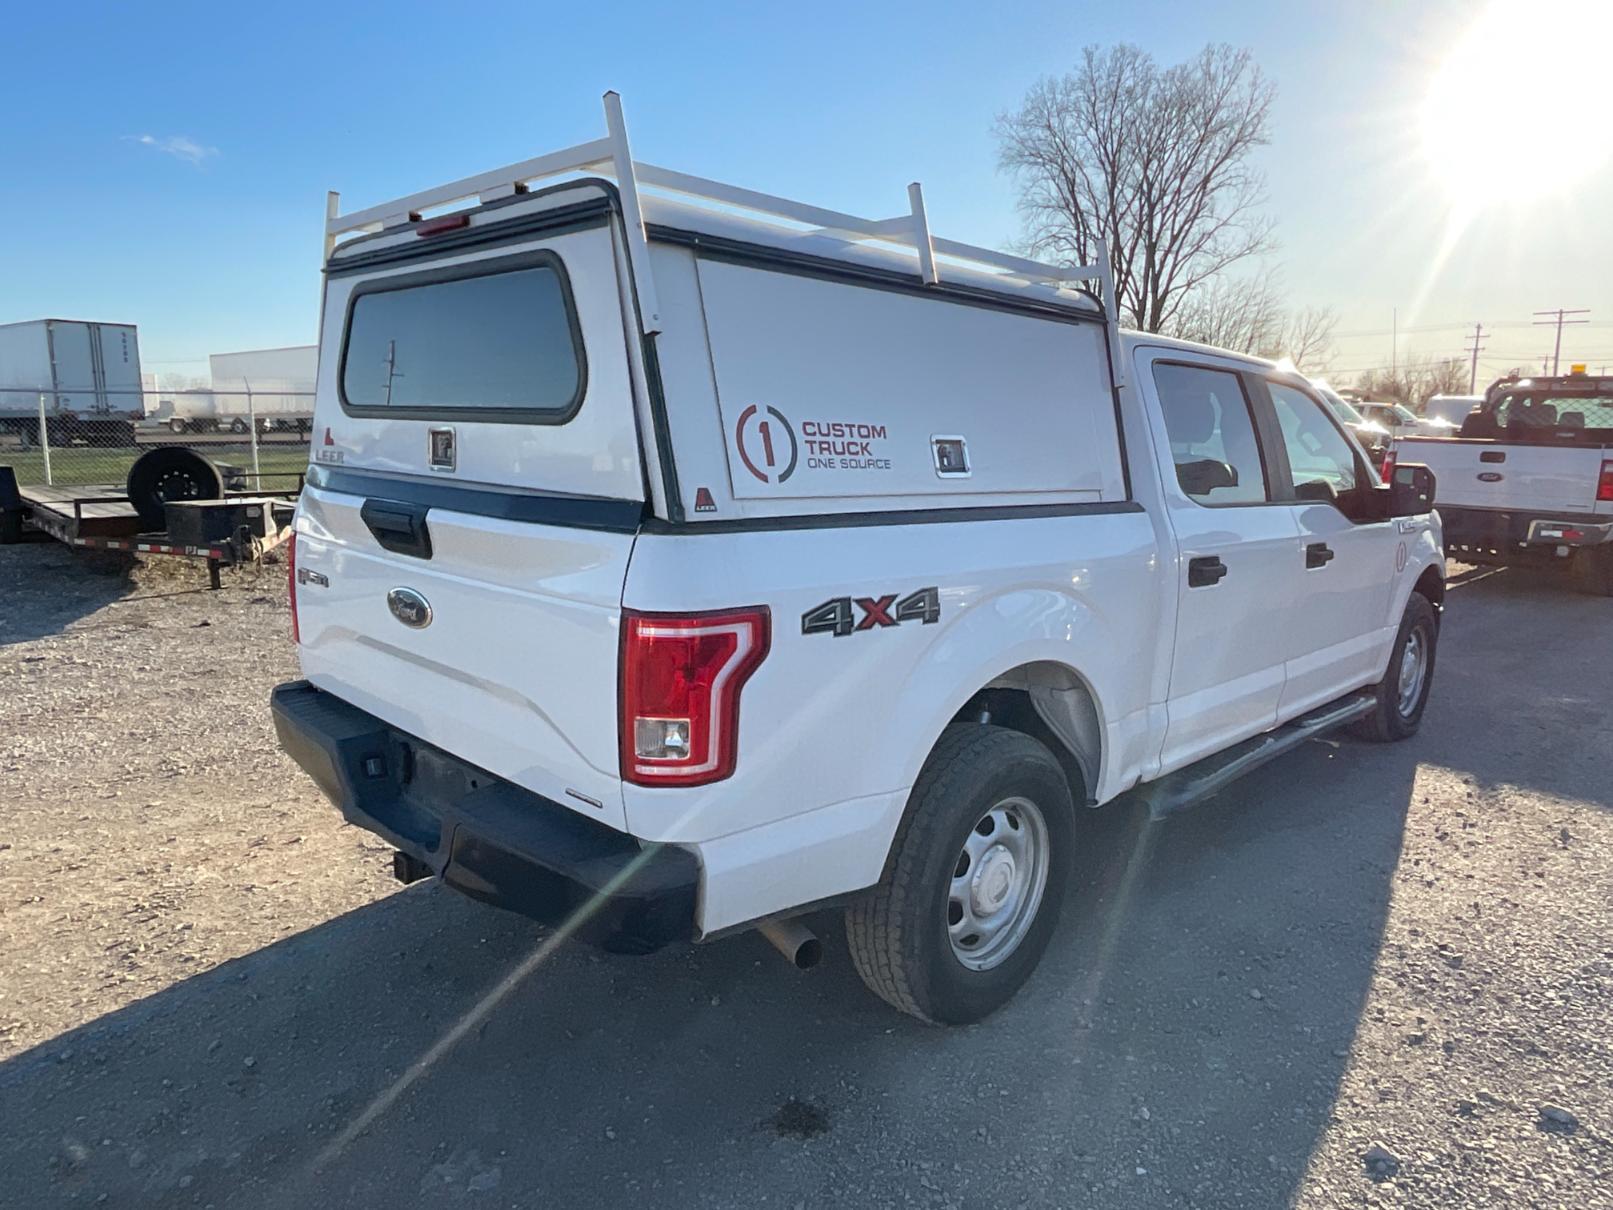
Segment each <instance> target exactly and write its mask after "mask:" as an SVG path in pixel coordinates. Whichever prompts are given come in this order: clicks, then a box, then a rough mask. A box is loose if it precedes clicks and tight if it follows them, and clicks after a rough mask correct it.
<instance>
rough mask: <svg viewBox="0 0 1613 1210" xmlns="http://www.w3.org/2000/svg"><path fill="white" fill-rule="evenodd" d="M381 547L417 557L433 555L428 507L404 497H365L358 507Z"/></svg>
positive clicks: (394, 552) (360, 514)
mask: <svg viewBox="0 0 1613 1210" xmlns="http://www.w3.org/2000/svg"><path fill="white" fill-rule="evenodd" d="M358 515H359V516H360V517H362V518H363V520H364V524H365V525H367V526H368V527H369V530H370V533H371V534H373V535H374V536H375V540H376V541H377V542H379V543H380V544H381V549H383V550H390V551H391V552H392V553H393V554H398V555H410V556H413V557H414V558H416V559H429V558H431V531H430V530H429V529H427V528H426V508H425V506H424V505H420V504H405V503H404V502H402V501H401V500H366V501H364V504H363V507H361V508H360V509H359V510H358Z"/></svg>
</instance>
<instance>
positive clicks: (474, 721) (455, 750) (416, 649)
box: [296, 216, 644, 829]
mask: <svg viewBox="0 0 1613 1210" xmlns="http://www.w3.org/2000/svg"><path fill="white" fill-rule="evenodd" d="M330 272H331V276H330V281H329V284H328V286H327V294H326V305H325V320H324V330H323V332H322V340H323V345H322V350H321V357H320V376H319V389H318V400H317V404H316V409H315V419H314V455H315V466H314V468H313V470H312V472H311V474H310V478H309V483H308V487H307V488H306V489H305V491H304V493H303V497H302V502H301V505H300V508H299V513H298V522H297V531H298V537H297V549H296V562H297V579H298V584H297V618H298V626H299V631H300V642H301V649H300V653H301V658H302V667H303V672H304V675H305V676H306V677H307V678H308V679H309V680H310V681H311V682H313V684H315V685H316V686H318V687H319V688H321V689H325V690H327V691H329V692H330V693H332V694H335V695H336V696H337V697H339V698H342V699H344V700H346V701H348V702H351V703H352V704H353V705H355V706H357V707H359V708H360V709H362V710H365V711H368V712H369V713H371V714H374V715H376V716H378V717H379V718H381V719H383V720H385V721H386V722H388V723H390V724H392V725H393V726H395V727H397V728H399V729H400V730H403V731H406V732H408V733H409V734H411V735H414V736H417V737H418V738H420V739H422V740H424V741H426V742H427V743H430V744H432V745H435V746H437V747H439V748H442V749H444V750H445V751H447V752H449V753H450V754H452V755H453V756H456V757H458V758H460V759H461V760H464V761H467V762H469V763H470V764H473V765H477V766H479V767H481V768H484V769H486V770H488V772H490V773H493V774H496V775H497V776H499V777H501V778H504V779H506V780H508V781H511V782H514V783H515V784H517V785H519V786H523V787H525V788H526V789H529V790H532V791H534V792H536V793H538V794H541V795H543V796H544V797H546V798H549V799H552V800H553V801H555V802H557V803H562V804H564V805H566V806H568V807H571V808H572V809H574V810H578V811H580V812H583V813H585V814H588V815H589V816H591V817H593V818H596V819H599V820H601V821H602V822H604V823H607V824H610V825H611V826H613V827H616V828H618V829H621V828H624V817H623V809H622V796H621V788H620V783H619V778H618V759H617V722H616V713H617V705H616V700H617V684H616V681H617V659H618V637H617V625H618V619H619V615H620V608H621V599H622V584H623V581H624V579H625V578H626V573H627V564H628V558H629V555H630V554H631V551H632V546H633V541H634V535H635V534H636V532H637V529H638V522H639V518H640V514H641V512H642V509H643V496H644V491H643V484H644V472H643V469H642V467H641V464H640V458H639V446H638V437H637V422H636V418H635V402H634V392H633V389H632V379H631V375H630V370H629V366H628V362H627V352H626V340H625V337H624V327H623V314H622V307H621V302H620V293H619V290H618V286H617V281H618V278H617V270H616V260H615V250H614V245H613V239H612V234H611V228H610V226H609V225H607V221H606V219H605V217H604V216H602V217H601V221H600V223H599V224H598V225H597V226H593V227H589V228H586V229H584V230H576V229H575V228H574V227H573V228H571V229H569V230H568V231H567V232H566V233H564V234H559V235H554V236H552V237H549V238H532V237H528V238H524V239H523V240H521V241H519V242H517V243H513V244H512V243H504V242H501V243H498V244H497V245H496V246H494V247H491V248H489V247H486V246H477V247H474V248H473V249H471V250H467V251H464V252H461V253H458V254H453V253H450V254H447V255H444V256H441V257H431V258H429V259H426V260H424V261H423V260H422V258H421V257H419V256H418V255H417V254H416V255H412V256H411V257H410V258H409V259H407V261H406V262H405V263H402V264H399V265H390V264H379V265H378V264H376V263H375V260H374V258H373V256H372V257H371V258H370V259H369V260H368V261H367V262H366V265H365V267H364V268H363V269H362V270H360V271H356V272H343V271H341V270H340V257H338V258H336V259H335V260H333V262H332V267H331V271H330Z"/></svg>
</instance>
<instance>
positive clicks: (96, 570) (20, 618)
mask: <svg viewBox="0 0 1613 1210" xmlns="http://www.w3.org/2000/svg"><path fill="white" fill-rule="evenodd" d="M133 567H134V562H133V558H132V557H131V556H126V555H120V554H117V553H115V552H110V551H107V552H97V551H74V550H69V549H68V548H67V547H65V546H62V545H60V544H59V543H56V542H22V543H19V544H17V545H15V546H0V602H3V603H4V605H3V608H0V647H5V646H9V645H10V644H12V643H26V642H28V641H29V640H31V639H41V638H45V637H46V636H48V635H53V634H60V633H61V632H62V631H64V630H66V629H67V628H68V627H69V626H71V625H72V624H73V623H74V622H77V621H79V620H80V619H81V618H85V617H88V616H89V615H90V614H92V613H94V612H95V611H96V610H98V609H100V608H102V607H103V606H106V605H109V604H111V603H112V602H113V601H117V600H120V599H121V598H123V597H125V596H128V595H129V594H130V593H132V592H133V591H134V584H133V582H132V581H131V580H130V578H129V577H130V573H131V571H132V570H133Z"/></svg>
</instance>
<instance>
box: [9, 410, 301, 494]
mask: <svg viewBox="0 0 1613 1210" xmlns="http://www.w3.org/2000/svg"><path fill="white" fill-rule="evenodd" d="M88 394H90V392H84V391H76V392H69V391H67V390H66V389H65V388H60V389H57V390H50V389H45V390H40V389H38V388H27V387H0V465H3V466H10V467H11V468H12V469H13V470H14V471H15V473H16V476H17V483H18V484H19V485H22V486H32V485H43V486H46V487H55V488H77V487H95V488H100V489H112V490H114V491H117V492H121V491H122V490H123V483H124V480H125V478H126V477H127V475H128V473H129V468H130V467H131V466H132V465H133V464H134V461H135V459H137V458H138V457H140V455H141V454H143V453H145V452H146V451H147V450H148V449H152V448H154V447H157V446H164V445H185V446H190V447H191V448H192V449H195V450H197V451H198V452H199V453H201V454H203V455H205V456H206V457H207V458H209V459H210V460H212V461H213V462H214V463H217V464H218V465H219V467H220V468H221V470H222V471H223V472H224V477H225V480H226V482H227V483H228V484H230V485H231V486H235V487H238V488H252V489H256V488H262V489H263V490H265V491H286V490H295V489H296V487H297V476H298V475H300V474H302V473H303V472H304V471H305V470H307V468H308V440H309V431H310V429H311V427H312V416H313V410H314V395H313V392H312V391H307V390H282V389H279V388H278V387H275V386H270V387H269V388H268V389H259V388H257V387H255V386H254V385H253V384H251V383H242V387H241V389H240V390H186V391H134V390H101V391H100V392H98V393H96V394H95V396H94V397H95V406H94V407H93V408H85V407H82V406H79V407H67V406H64V405H63V403H62V402H60V401H61V399H62V397H63V396H68V395H71V396H73V397H74V400H75V402H77V401H79V400H82V399H84V398H85V396H86V395H88Z"/></svg>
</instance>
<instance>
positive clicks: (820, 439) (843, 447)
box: [734, 403, 891, 483]
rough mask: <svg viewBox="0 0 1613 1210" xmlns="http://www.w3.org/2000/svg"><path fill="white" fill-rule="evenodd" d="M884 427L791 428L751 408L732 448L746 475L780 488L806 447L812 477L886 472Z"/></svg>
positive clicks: (813, 423)
mask: <svg viewBox="0 0 1613 1210" xmlns="http://www.w3.org/2000/svg"><path fill="white" fill-rule="evenodd" d="M886 440H887V432H886V429H885V426H884V425H883V424H867V423H864V422H862V421H857V420H803V421H802V422H801V436H800V439H799V440H797V438H796V435H795V426H793V425H792V424H791V423H790V422H789V421H788V420H787V419H785V416H784V413H783V412H781V411H779V410H778V409H777V408H775V407H771V406H769V407H767V408H766V409H765V410H764V409H762V408H761V407H760V406H758V405H757V404H754V403H753V404H751V405H750V406H749V407H748V408H746V409H745V410H744V411H743V412H741V413H740V414H739V423H738V424H736V425H735V426H734V443H735V445H737V446H738V447H739V460H740V461H741V462H743V463H744V464H745V469H746V470H748V471H749V472H750V473H751V474H753V475H755V476H756V477H757V478H758V479H760V480H761V481H762V482H763V483H783V482H784V481H785V480H786V479H788V478H789V477H790V476H791V475H793V474H795V471H796V467H797V466H798V465H799V464H800V462H801V456H802V448H801V447H802V446H805V447H806V449H805V455H806V465H807V469H808V470H814V471H888V470H890V469H891V460H890V459H889V458H888V457H886V456H885V454H884V446H885V442H886Z"/></svg>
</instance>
